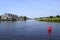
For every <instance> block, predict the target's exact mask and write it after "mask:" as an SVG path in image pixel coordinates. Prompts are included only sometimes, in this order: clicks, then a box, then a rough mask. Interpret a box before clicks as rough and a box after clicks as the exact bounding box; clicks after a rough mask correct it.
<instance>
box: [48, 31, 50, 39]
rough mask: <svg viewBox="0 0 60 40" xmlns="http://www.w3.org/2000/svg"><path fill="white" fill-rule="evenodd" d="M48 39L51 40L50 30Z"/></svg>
mask: <svg viewBox="0 0 60 40" xmlns="http://www.w3.org/2000/svg"><path fill="white" fill-rule="evenodd" d="M48 40H51V30H49V31H48Z"/></svg>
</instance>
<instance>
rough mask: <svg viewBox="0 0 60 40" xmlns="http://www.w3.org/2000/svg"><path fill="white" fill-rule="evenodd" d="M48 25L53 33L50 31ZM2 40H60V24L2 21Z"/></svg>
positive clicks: (0, 27)
mask: <svg viewBox="0 0 60 40" xmlns="http://www.w3.org/2000/svg"><path fill="white" fill-rule="evenodd" d="M48 25H50V26H51V27H52V31H48V30H47V28H48ZM0 40H60V23H54V22H41V21H35V20H27V21H0Z"/></svg>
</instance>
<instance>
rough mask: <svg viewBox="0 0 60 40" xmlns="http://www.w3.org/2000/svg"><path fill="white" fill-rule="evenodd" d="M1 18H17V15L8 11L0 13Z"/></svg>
mask: <svg viewBox="0 0 60 40" xmlns="http://www.w3.org/2000/svg"><path fill="white" fill-rule="evenodd" d="M1 19H7V20H17V19H18V16H17V15H14V14H10V13H5V14H4V15H1Z"/></svg>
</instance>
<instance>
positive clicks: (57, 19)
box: [35, 17, 60, 22]
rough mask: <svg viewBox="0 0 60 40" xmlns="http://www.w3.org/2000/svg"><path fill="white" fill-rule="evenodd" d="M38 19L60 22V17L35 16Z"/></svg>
mask: <svg viewBox="0 0 60 40" xmlns="http://www.w3.org/2000/svg"><path fill="white" fill-rule="evenodd" d="M35 20H38V21H47V22H60V17H42V18H35Z"/></svg>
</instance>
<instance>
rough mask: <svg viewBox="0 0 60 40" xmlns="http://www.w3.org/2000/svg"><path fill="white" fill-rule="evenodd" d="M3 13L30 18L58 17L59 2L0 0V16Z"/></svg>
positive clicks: (45, 0)
mask: <svg viewBox="0 0 60 40" xmlns="http://www.w3.org/2000/svg"><path fill="white" fill-rule="evenodd" d="M4 13H12V14H16V15H19V16H27V17H30V18H32V17H33V18H34V17H44V16H50V15H53V16H55V15H60V0H0V15H2V14H4Z"/></svg>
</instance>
